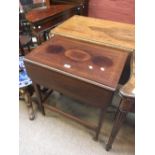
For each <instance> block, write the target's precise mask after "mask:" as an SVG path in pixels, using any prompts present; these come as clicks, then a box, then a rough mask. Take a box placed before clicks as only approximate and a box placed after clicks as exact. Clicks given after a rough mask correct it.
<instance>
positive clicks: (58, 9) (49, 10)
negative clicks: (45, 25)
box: [26, 5, 77, 23]
mask: <svg viewBox="0 0 155 155" xmlns="http://www.w3.org/2000/svg"><path fill="white" fill-rule="evenodd" d="M75 7H77V5H51V6H50V7H39V8H36V9H32V10H31V11H29V12H28V13H27V14H26V19H27V20H28V21H29V22H31V23H37V22H40V21H42V20H45V19H48V18H50V17H53V16H55V15H57V14H59V13H62V12H64V11H67V10H70V9H74V8H75Z"/></svg>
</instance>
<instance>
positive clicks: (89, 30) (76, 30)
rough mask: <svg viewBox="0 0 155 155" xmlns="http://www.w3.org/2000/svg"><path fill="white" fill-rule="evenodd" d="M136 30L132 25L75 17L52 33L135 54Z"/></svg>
mask: <svg viewBox="0 0 155 155" xmlns="http://www.w3.org/2000/svg"><path fill="white" fill-rule="evenodd" d="M134 30H135V26H134V25H132V24H125V23H119V22H113V21H108V20H102V19H97V18H91V17H84V16H77V15H75V16H73V17H72V18H70V19H68V20H66V21H65V22H64V23H62V24H60V25H59V26H57V27H56V28H55V29H53V30H51V33H54V34H59V35H62V36H66V37H70V38H74V39H78V40H83V41H87V42H91V43H95V44H99V45H106V46H109V47H114V48H118V49H123V50H125V51H128V52H133V51H134V49H135V36H134Z"/></svg>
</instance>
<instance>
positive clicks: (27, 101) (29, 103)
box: [24, 90, 35, 120]
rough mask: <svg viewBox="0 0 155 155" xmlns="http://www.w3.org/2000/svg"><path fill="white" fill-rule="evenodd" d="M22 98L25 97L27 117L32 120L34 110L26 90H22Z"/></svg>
mask: <svg viewBox="0 0 155 155" xmlns="http://www.w3.org/2000/svg"><path fill="white" fill-rule="evenodd" d="M24 99H25V103H26V105H27V107H28V113H29V119H30V120H33V119H34V118H35V115H34V111H33V106H32V99H31V95H30V93H29V91H28V90H24Z"/></svg>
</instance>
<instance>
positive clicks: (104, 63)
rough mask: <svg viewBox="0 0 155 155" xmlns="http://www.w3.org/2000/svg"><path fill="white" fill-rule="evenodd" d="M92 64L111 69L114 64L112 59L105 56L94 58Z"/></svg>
mask: <svg viewBox="0 0 155 155" xmlns="http://www.w3.org/2000/svg"><path fill="white" fill-rule="evenodd" d="M92 62H93V63H94V64H95V65H97V66H99V67H110V66H111V65H112V64H113V62H112V60H111V59H109V58H107V57H104V56H94V57H93V58H92Z"/></svg>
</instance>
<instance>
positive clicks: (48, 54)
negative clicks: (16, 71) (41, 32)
mask: <svg viewBox="0 0 155 155" xmlns="http://www.w3.org/2000/svg"><path fill="white" fill-rule="evenodd" d="M116 51H117V52H116ZM127 57H128V53H127V52H122V50H116V49H112V48H109V47H105V46H98V45H94V44H90V43H87V42H83V41H78V40H74V39H69V38H66V37H62V36H58V35H55V36H54V37H53V38H51V39H50V40H48V41H46V42H44V43H43V44H41V45H40V46H39V47H37V48H36V49H34V50H33V51H32V52H31V53H29V54H28V55H27V56H26V57H25V61H27V62H30V63H33V64H35V65H38V66H41V67H44V68H47V69H49V70H52V71H55V72H59V73H62V74H64V75H67V76H70V77H73V78H77V79H80V80H82V81H85V82H88V83H91V84H94V85H97V86H100V87H102V88H107V89H109V90H112V91H114V90H115V89H116V87H117V84H118V81H119V78H120V76H121V73H122V70H123V67H124V64H125V62H126V59H127Z"/></svg>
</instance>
